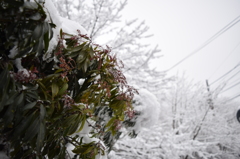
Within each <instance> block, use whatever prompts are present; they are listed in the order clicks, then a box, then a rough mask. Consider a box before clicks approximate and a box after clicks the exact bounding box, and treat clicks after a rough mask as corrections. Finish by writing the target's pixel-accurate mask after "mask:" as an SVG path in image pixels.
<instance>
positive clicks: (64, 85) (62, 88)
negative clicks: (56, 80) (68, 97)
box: [58, 83, 68, 96]
mask: <svg viewBox="0 0 240 159" xmlns="http://www.w3.org/2000/svg"><path fill="white" fill-rule="evenodd" d="M67 89H68V84H67V83H64V84H63V86H62V87H61V88H60V90H59V92H58V94H59V95H60V96H61V95H63V94H65V93H66V91H67Z"/></svg>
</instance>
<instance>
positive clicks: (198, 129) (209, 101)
mask: <svg viewBox="0 0 240 159" xmlns="http://www.w3.org/2000/svg"><path fill="white" fill-rule="evenodd" d="M206 85H207V91H208V99H207V102H208V108H207V110H206V112H205V114H204V116H203V118H202V121H201V123H200V124H199V125H198V126H197V127H196V128H195V130H194V131H193V132H194V133H195V132H196V133H195V134H194V135H193V140H195V139H196V137H197V136H198V134H199V132H200V130H201V128H202V124H203V122H204V120H205V119H206V117H207V114H208V112H209V109H213V108H214V107H213V101H212V94H211V92H210V87H209V84H208V80H206ZM184 159H188V155H187V156H186V157H185V158H184Z"/></svg>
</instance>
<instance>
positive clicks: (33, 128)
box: [23, 118, 40, 142]
mask: <svg viewBox="0 0 240 159" xmlns="http://www.w3.org/2000/svg"><path fill="white" fill-rule="evenodd" d="M39 126H40V123H39V118H36V119H35V120H34V121H33V122H32V124H31V125H30V126H29V127H28V129H27V131H26V134H25V136H24V139H23V141H25V142H26V141H30V140H31V139H32V138H34V137H35V136H36V135H37V132H38V131H39Z"/></svg>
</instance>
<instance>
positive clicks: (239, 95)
mask: <svg viewBox="0 0 240 159" xmlns="http://www.w3.org/2000/svg"><path fill="white" fill-rule="evenodd" d="M237 97H240V94H238V95H236V96H234V97H233V98H230V99H228V100H226V101H225V102H223V103H227V102H230V101H232V100H234V99H236V98H237Z"/></svg>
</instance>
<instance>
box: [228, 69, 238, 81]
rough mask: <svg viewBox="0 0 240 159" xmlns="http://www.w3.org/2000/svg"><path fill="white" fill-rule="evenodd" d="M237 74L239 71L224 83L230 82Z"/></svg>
mask: <svg viewBox="0 0 240 159" xmlns="http://www.w3.org/2000/svg"><path fill="white" fill-rule="evenodd" d="M239 73H240V70H239V71H238V72H237V73H235V74H234V75H232V76H231V77H230V78H229V79H227V80H226V82H228V81H230V80H231V79H232V78H233V77H235V76H236V75H237V74H239Z"/></svg>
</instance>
